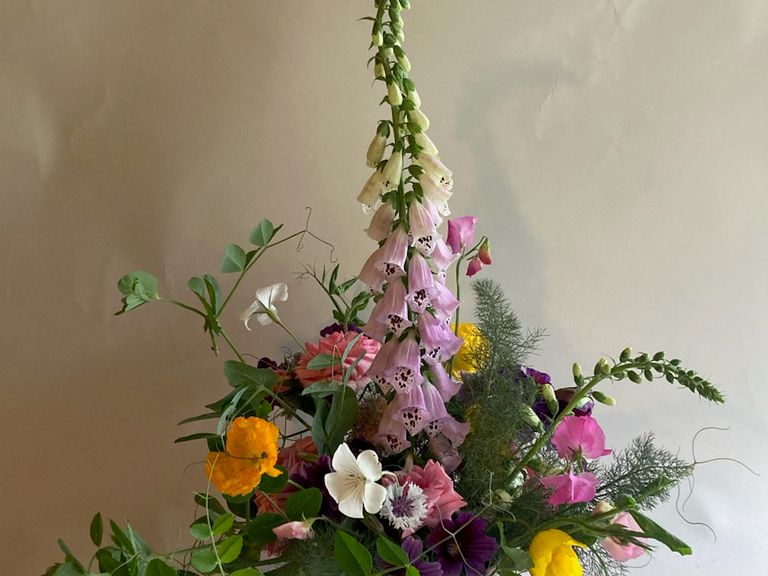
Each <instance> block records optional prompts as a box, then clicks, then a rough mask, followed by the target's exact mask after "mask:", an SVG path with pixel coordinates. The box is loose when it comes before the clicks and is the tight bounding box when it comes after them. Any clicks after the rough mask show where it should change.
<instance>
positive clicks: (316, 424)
mask: <svg viewBox="0 0 768 576" xmlns="http://www.w3.org/2000/svg"><path fill="white" fill-rule="evenodd" d="M313 400H314V401H315V417H314V418H313V419H312V440H313V441H314V443H315V446H317V453H318V454H328V453H329V452H328V450H327V449H326V434H325V422H326V420H328V403H327V402H326V401H325V400H324V399H323V398H320V397H319V396H315V397H314V398H313Z"/></svg>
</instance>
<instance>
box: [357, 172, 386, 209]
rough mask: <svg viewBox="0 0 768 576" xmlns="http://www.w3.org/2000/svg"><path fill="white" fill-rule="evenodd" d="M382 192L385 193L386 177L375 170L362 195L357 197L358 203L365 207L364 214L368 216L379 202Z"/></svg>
mask: <svg viewBox="0 0 768 576" xmlns="http://www.w3.org/2000/svg"><path fill="white" fill-rule="evenodd" d="M382 192H384V175H383V174H382V173H381V172H379V171H378V170H374V172H373V174H371V177H370V178H368V180H367V181H366V183H365V185H364V186H363V189H362V190H361V191H360V194H358V195H357V201H358V202H360V204H362V205H363V212H365V213H366V214H367V213H369V212H370V211H371V209H372V208H373V206H375V205H376V204H377V203H378V202H379V197H380V196H381V193H382Z"/></svg>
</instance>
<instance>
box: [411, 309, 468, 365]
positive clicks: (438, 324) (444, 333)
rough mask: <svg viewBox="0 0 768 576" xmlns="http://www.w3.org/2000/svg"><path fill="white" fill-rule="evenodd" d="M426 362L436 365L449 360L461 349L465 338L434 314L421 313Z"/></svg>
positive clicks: (421, 334)
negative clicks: (460, 336)
mask: <svg viewBox="0 0 768 576" xmlns="http://www.w3.org/2000/svg"><path fill="white" fill-rule="evenodd" d="M418 323H419V324H418V325H419V335H420V336H421V348H422V356H423V357H424V362H426V363H427V364H431V365H435V364H440V363H441V362H446V361H448V360H449V359H450V358H451V357H452V356H453V355H454V354H456V352H458V351H459V350H460V349H461V345H462V342H463V340H462V339H461V338H459V337H457V336H456V335H455V334H454V333H453V330H451V328H450V326H449V325H448V324H447V323H446V322H445V321H442V320H438V319H437V318H435V317H434V316H432V314H421V315H420V316H419V320H418Z"/></svg>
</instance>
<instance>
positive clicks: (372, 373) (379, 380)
mask: <svg viewBox="0 0 768 576" xmlns="http://www.w3.org/2000/svg"><path fill="white" fill-rule="evenodd" d="M369 324H371V322H370V321H369V322H368V324H366V325H365V333H366V334H368V335H369V336H371V338H373V335H372V334H371V333H370V332H369ZM384 329H385V330H386V327H385V328H384ZM377 339H378V338H377ZM382 340H383V338H382ZM398 346H399V342H398V340H397V338H390V339H389V340H388V341H387V342H386V343H384V345H383V346H382V347H381V349H380V350H379V353H378V354H377V355H376V358H374V359H373V362H372V363H371V367H370V368H369V369H368V377H369V378H370V379H371V380H373V381H374V382H376V384H378V385H379V388H380V389H381V391H382V392H385V393H386V392H389V391H390V390H391V389H392V385H391V384H390V382H389V379H388V378H387V377H386V373H387V371H388V370H389V369H390V368H391V367H392V363H393V362H394V361H395V353H396V352H397V348H398Z"/></svg>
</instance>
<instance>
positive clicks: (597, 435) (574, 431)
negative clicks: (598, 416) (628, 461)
mask: <svg viewBox="0 0 768 576" xmlns="http://www.w3.org/2000/svg"><path fill="white" fill-rule="evenodd" d="M552 445H553V446H554V447H555V448H556V449H557V454H558V455H559V456H560V458H573V457H574V456H577V455H581V456H584V457H586V458H600V456H605V455H606V454H610V453H611V451H610V450H608V449H606V447H605V433H604V432H603V429H602V428H600V425H599V424H598V423H597V420H595V419H594V418H592V416H566V417H565V418H563V421H562V422H560V424H559V425H558V427H557V428H556V429H555V433H554V434H553V435H552Z"/></svg>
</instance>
